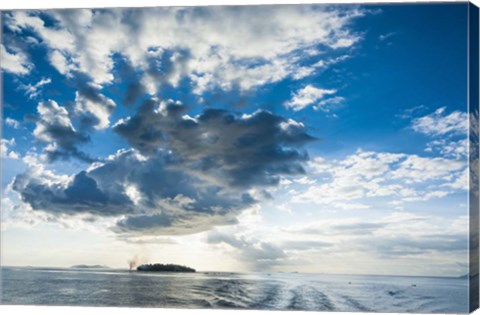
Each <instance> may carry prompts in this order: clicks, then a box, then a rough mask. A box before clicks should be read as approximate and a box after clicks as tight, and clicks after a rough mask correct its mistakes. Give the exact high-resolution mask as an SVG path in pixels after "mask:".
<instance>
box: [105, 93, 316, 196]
mask: <svg viewBox="0 0 480 315" xmlns="http://www.w3.org/2000/svg"><path fill="white" fill-rule="evenodd" d="M186 112H187V107H186V106H185V105H183V104H181V103H180V102H174V101H172V100H168V101H156V100H154V99H151V100H148V101H146V102H145V103H144V104H143V105H142V106H141V107H140V109H139V110H138V112H137V114H136V115H135V116H132V117H128V118H126V119H122V120H120V121H119V122H117V123H116V124H115V125H114V127H113V130H114V131H115V132H117V133H118V134H120V135H121V136H123V137H124V138H125V139H126V140H127V141H128V143H129V144H130V145H131V146H132V147H133V148H135V149H137V150H139V151H140V152H141V153H142V154H144V155H147V156H151V155H154V154H155V153H156V152H157V150H159V148H163V149H169V150H172V151H173V152H174V153H175V154H176V155H177V156H178V157H179V158H180V159H182V161H183V163H184V164H185V165H186V166H188V169H189V170H190V172H191V173H193V174H196V175H197V176H201V177H202V178H204V179H206V180H208V181H210V182H212V183H215V184H223V185H227V186H230V187H250V186H252V185H258V186H268V185H277V184H278V182H279V180H280V175H282V174H288V175H295V174H302V173H304V172H305V171H304V169H303V167H302V162H303V161H306V160H307V159H308V155H307V153H306V152H305V151H303V150H301V147H302V146H303V145H304V144H305V143H307V142H309V141H312V140H313V138H312V137H311V136H310V135H308V134H307V133H306V130H305V127H304V126H303V124H301V123H298V122H296V121H294V120H291V119H289V120H286V119H284V118H282V117H280V116H276V115H274V114H272V113H270V112H267V111H257V112H255V113H253V114H251V115H246V114H244V115H243V116H240V117H238V116H235V115H233V114H231V113H230V112H228V111H226V110H218V109H206V110H204V111H203V112H202V113H201V114H199V115H197V116H196V117H190V116H188V115H186Z"/></svg>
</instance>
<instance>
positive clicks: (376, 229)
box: [284, 212, 468, 263]
mask: <svg viewBox="0 0 480 315" xmlns="http://www.w3.org/2000/svg"><path fill="white" fill-rule="evenodd" d="M465 219H466V218H465V217H460V218H457V219H455V220H451V219H450V218H442V217H437V216H420V215H417V214H414V213H409V212H393V213H391V214H388V215H385V216H383V217H380V218H377V219H373V220H370V221H365V219H361V218H353V217H352V218H349V219H325V220H322V219H319V220H317V221H313V222H310V223H308V224H304V225H298V226H296V227H290V228H287V229H285V230H284V232H286V233H288V234H290V235H295V237H301V238H302V239H303V240H302V241H300V243H302V242H305V243H307V244H308V240H312V237H315V238H316V240H318V239H321V240H322V242H325V243H326V245H324V246H322V245H319V246H318V247H316V248H317V249H321V250H323V249H327V250H328V254H329V255H335V254H338V253H342V252H345V251H350V252H351V253H352V254H355V253H357V252H359V251H361V252H367V253H369V255H374V256H373V257H375V256H376V257H375V258H381V259H396V258H406V257H414V259H421V258H422V257H423V258H431V257H432V255H438V254H441V255H446V256H448V255H452V256H454V255H462V254H463V253H466V252H467V249H468V233H465V231H464V228H462V224H466V220H465ZM290 237H294V236H290ZM284 238H288V236H284ZM316 240H312V242H314V241H316ZM304 250H308V246H307V247H306V249H304ZM373 257H372V258H373ZM390 263H392V261H390Z"/></svg>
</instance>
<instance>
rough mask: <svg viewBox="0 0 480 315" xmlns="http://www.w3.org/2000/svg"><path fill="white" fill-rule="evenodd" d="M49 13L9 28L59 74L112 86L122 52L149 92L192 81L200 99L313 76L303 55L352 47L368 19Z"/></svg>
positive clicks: (241, 10)
mask: <svg viewBox="0 0 480 315" xmlns="http://www.w3.org/2000/svg"><path fill="white" fill-rule="evenodd" d="M44 13H45V14H46V15H48V18H49V20H52V23H51V24H50V23H46V22H45V21H44V19H43V16H40V15H38V13H37V12H34V11H15V12H12V13H9V14H6V25H7V27H8V28H9V29H10V30H12V31H13V32H17V33H20V32H23V31H26V30H28V31H33V33H34V34H35V35H36V36H38V37H39V39H40V40H41V43H42V44H43V45H45V46H46V47H47V48H48V50H49V61H50V62H51V64H52V65H53V66H54V67H55V68H56V69H57V70H58V71H59V72H60V73H62V74H64V75H67V76H69V75H71V74H72V73H73V72H74V71H80V72H82V73H84V74H87V75H89V76H90V77H91V78H92V80H93V81H94V83H95V84H98V85H106V84H110V83H112V82H113V80H114V76H113V74H112V70H113V68H114V64H115V62H114V56H117V55H119V54H120V55H122V56H124V57H125V58H126V60H128V62H129V63H130V64H131V65H133V67H134V68H135V69H137V70H139V71H140V72H141V73H142V77H143V85H144V86H145V87H146V88H147V91H148V92H149V93H155V92H156V90H157V89H158V88H159V86H160V85H162V84H170V85H173V86H176V85H177V84H178V82H179V81H180V80H181V79H182V78H186V79H188V80H190V81H191V82H192V85H193V91H194V92H195V93H198V94H201V93H203V92H204V91H207V90H214V89H221V90H231V89H232V88H237V87H238V88H239V89H240V90H242V91H245V90H250V89H254V88H256V87H258V86H261V85H265V84H268V83H273V82H278V81H280V80H283V79H285V78H287V77H297V78H298V76H299V75H300V74H301V76H302V77H304V76H308V75H310V74H311V72H309V71H307V72H308V73H307V72H305V71H302V68H301V67H302V65H300V62H299V60H300V59H301V58H302V57H303V51H306V50H308V49H315V50H321V51H327V52H333V53H335V52H336V51H337V50H341V49H345V48H349V47H352V46H353V45H354V44H355V43H356V42H358V41H359V40H360V35H358V34H356V33H355V32H353V31H352V30H351V29H350V27H349V26H350V23H351V21H353V20H354V19H356V18H358V17H361V16H363V15H364V14H365V12H364V11H363V10H361V9H359V8H357V7H356V8H353V9H351V8H350V9H349V10H346V9H345V8H343V7H340V6H338V7H334V6H331V7H330V6H324V5H308V6H307V5H303V6H258V7H228V6H225V7H195V8H189V7H185V8H181V7H176V8H145V9H109V10H50V11H48V12H44ZM266 16H267V17H268V18H267V19H266V18H265V17H266ZM300 21H301V22H300ZM312 30H313V31H312ZM152 65H153V67H152ZM152 70H153V71H152ZM155 73H157V74H160V77H161V80H157V79H158V78H159V77H158V76H156V75H155Z"/></svg>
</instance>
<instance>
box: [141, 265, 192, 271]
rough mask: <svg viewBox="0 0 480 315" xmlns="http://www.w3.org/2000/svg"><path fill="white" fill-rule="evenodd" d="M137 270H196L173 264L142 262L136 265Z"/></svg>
mask: <svg viewBox="0 0 480 315" xmlns="http://www.w3.org/2000/svg"><path fill="white" fill-rule="evenodd" d="M137 271H157V272H196V270H195V269H193V268H190V267H187V266H181V265H174V264H144V265H140V266H138V267H137Z"/></svg>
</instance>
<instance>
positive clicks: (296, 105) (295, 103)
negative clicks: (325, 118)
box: [285, 85, 337, 111]
mask: <svg viewBox="0 0 480 315" xmlns="http://www.w3.org/2000/svg"><path fill="white" fill-rule="evenodd" d="M336 92H337V91H336V90H334V89H330V90H329V89H321V88H316V87H314V86H313V85H307V86H305V87H304V88H302V89H300V90H298V91H297V92H295V93H294V94H293V95H292V99H291V100H290V101H288V102H285V107H287V108H291V109H293V110H294V111H300V110H302V109H304V108H306V107H308V106H310V105H314V104H315V105H317V106H318V107H322V106H325V105H326V104H327V103H326V102H324V103H322V104H316V102H317V101H319V100H320V99H322V98H323V97H324V96H325V95H330V94H335V93H336ZM330 102H332V101H330ZM334 102H335V101H334Z"/></svg>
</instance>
